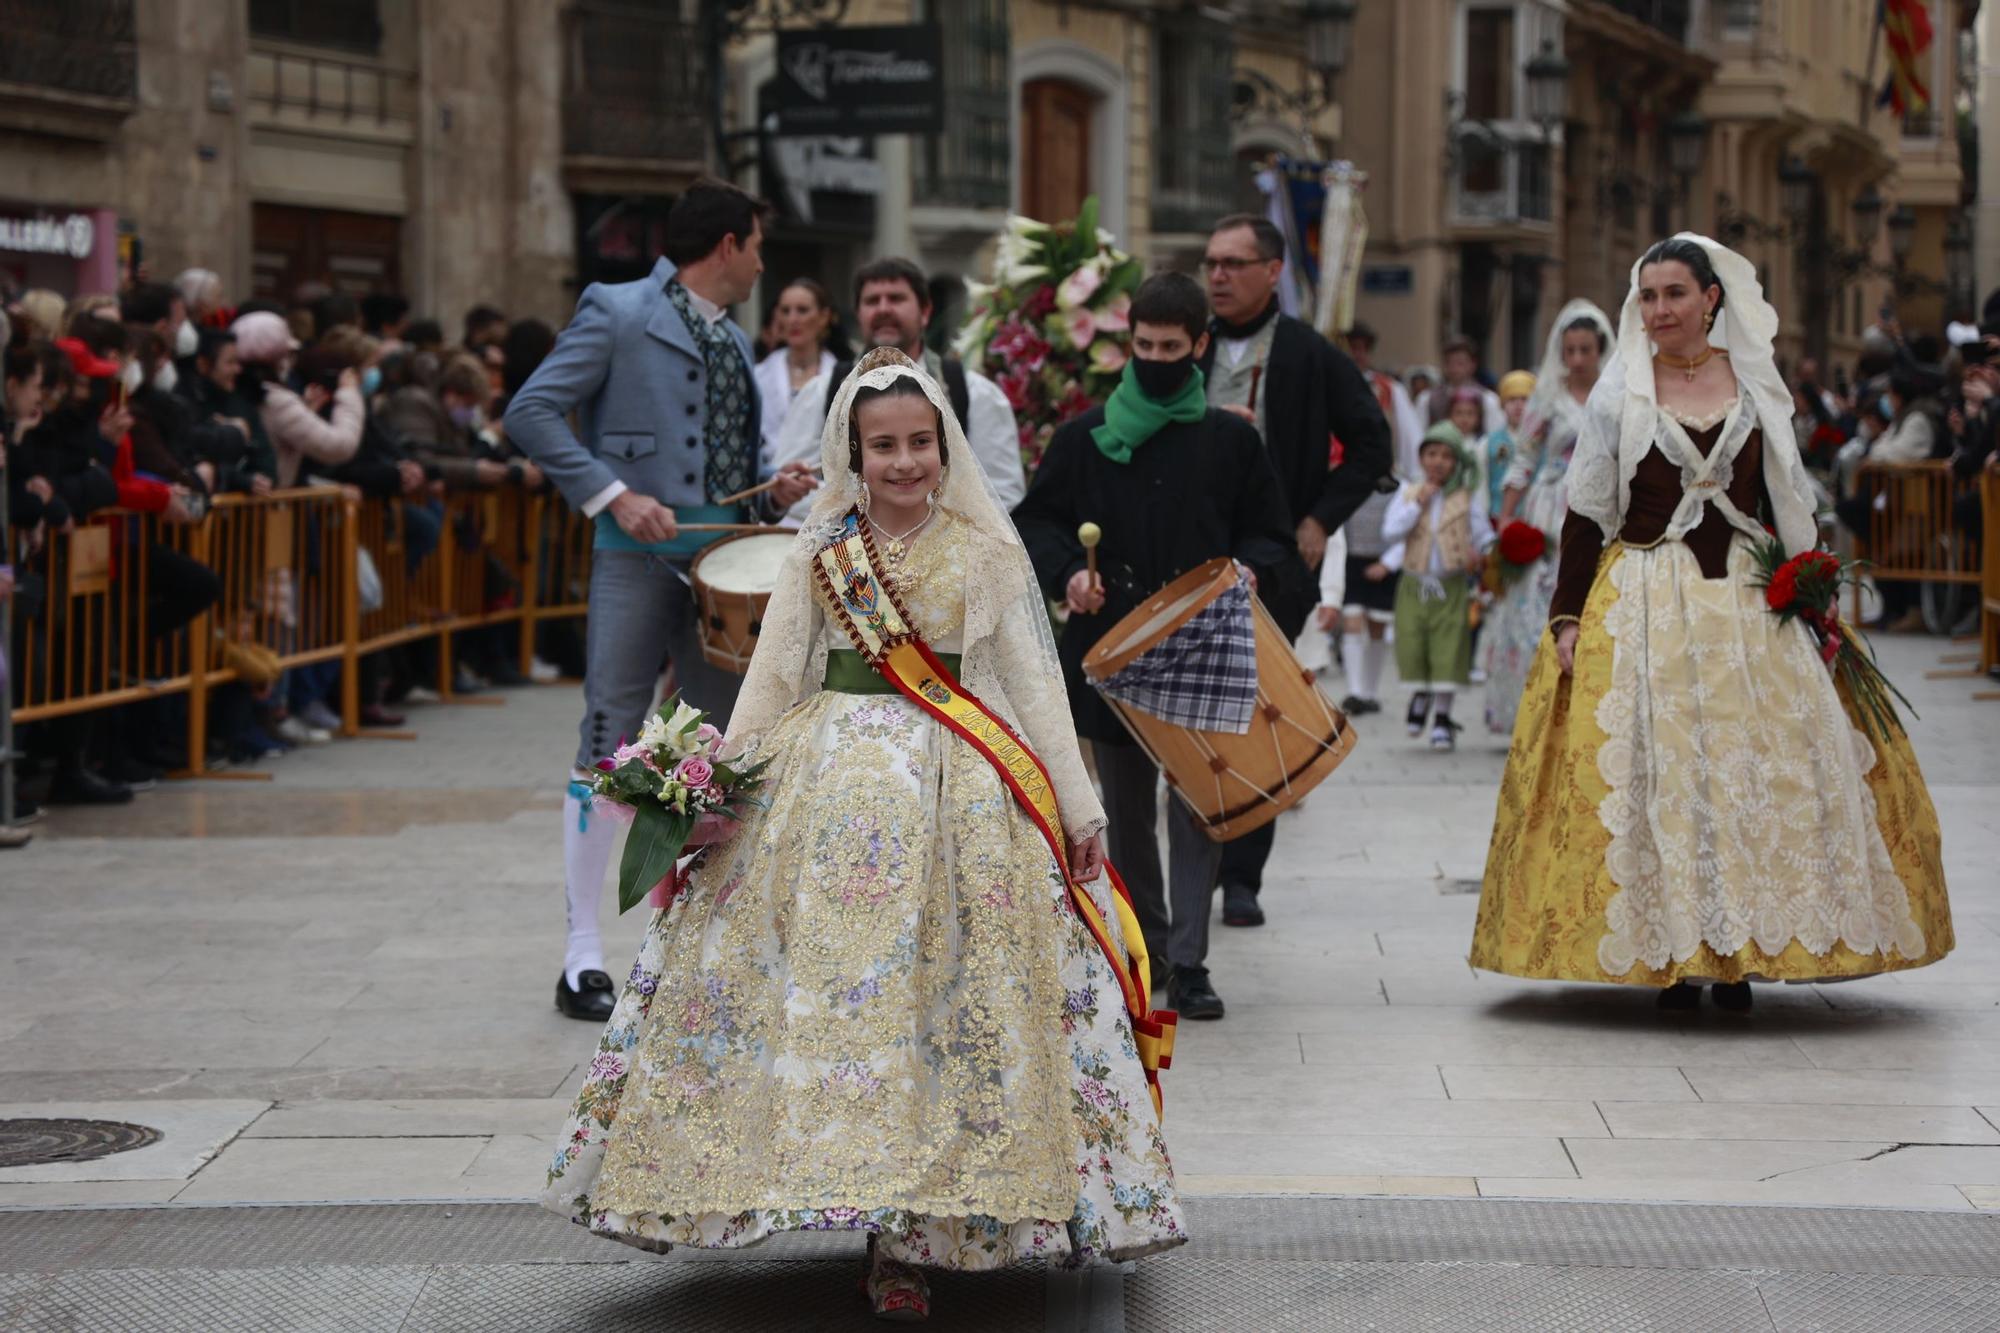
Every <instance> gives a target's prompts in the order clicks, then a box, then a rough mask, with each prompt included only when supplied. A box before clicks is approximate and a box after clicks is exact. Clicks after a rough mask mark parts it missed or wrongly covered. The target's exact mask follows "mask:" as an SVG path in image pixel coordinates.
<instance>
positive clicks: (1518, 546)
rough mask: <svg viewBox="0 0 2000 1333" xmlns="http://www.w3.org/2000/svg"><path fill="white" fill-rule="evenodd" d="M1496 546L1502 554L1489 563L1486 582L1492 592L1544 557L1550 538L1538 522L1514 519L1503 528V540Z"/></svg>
mask: <svg viewBox="0 0 2000 1333" xmlns="http://www.w3.org/2000/svg"><path fill="white" fill-rule="evenodd" d="M1493 549H1494V550H1495V551H1497V552H1498V553H1499V556H1500V558H1499V559H1498V560H1493V561H1489V562H1488V563H1487V566H1486V571H1485V578H1484V580H1483V583H1484V586H1485V587H1486V589H1487V591H1488V592H1496V593H1497V592H1501V591H1503V590H1505V589H1507V588H1509V587H1511V586H1512V585H1513V584H1514V582H1515V581H1516V580H1517V579H1519V578H1520V577H1521V575H1523V574H1525V573H1527V572H1528V567H1529V566H1530V565H1532V564H1534V563H1535V562H1536V561H1537V560H1540V559H1541V558H1542V555H1543V553H1545V552H1546V551H1547V550H1548V549H1549V539H1548V537H1547V536H1546V535H1545V534H1544V533H1543V532H1542V530H1541V529H1540V528H1538V527H1536V526H1535V525H1534V524H1532V523H1523V522H1522V521H1521V520H1520V519H1518V518H1517V519H1510V520H1509V521H1508V522H1507V523H1506V524H1505V525H1504V526H1503V527H1502V528H1501V529H1500V540H1499V541H1498V542H1496V543H1495V544H1494V548H1493Z"/></svg>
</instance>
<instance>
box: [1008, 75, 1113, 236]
mask: <svg viewBox="0 0 2000 1333" xmlns="http://www.w3.org/2000/svg"><path fill="white" fill-rule="evenodd" d="M1097 101H1098V99H1097V98H1096V96H1094V95H1093V94H1092V93H1091V92H1090V90H1089V89H1087V88H1081V87H1078V86H1077V85H1076V84H1074V83H1071V82H1069V81H1068V80H1067V79H1030V80H1029V81H1028V82H1026V83H1024V84H1022V85H1021V211H1022V212H1024V213H1026V214H1027V215H1028V216H1029V217H1031V218H1036V219H1038V220H1040V221H1043V222H1060V221H1062V220H1064V219H1065V218H1073V217H1075V216H1076V215H1077V211H1078V210H1079V209H1081V208H1082V207H1083V201H1084V200H1085V199H1087V198H1089V197H1090V195H1091V194H1092V192H1093V191H1092V187H1091V160H1092V159H1091V121H1092V119H1093V118H1094V117H1095V115H1096V112H1097Z"/></svg>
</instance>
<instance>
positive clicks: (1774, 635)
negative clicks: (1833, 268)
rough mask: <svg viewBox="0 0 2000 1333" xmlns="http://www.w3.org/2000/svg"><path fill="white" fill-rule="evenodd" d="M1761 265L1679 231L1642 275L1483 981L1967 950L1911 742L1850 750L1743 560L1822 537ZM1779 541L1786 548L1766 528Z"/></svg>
mask: <svg viewBox="0 0 2000 1333" xmlns="http://www.w3.org/2000/svg"><path fill="white" fill-rule="evenodd" d="M1776 333H1777V315H1776V312H1775V311H1773V310H1772V309H1771V307H1770V305H1769V304H1768V303H1766V301H1765V300H1764V294H1763V289H1762V287H1761V286H1760V285H1759V284H1758V281H1757V276H1756V271H1755V270H1754V269H1753V268H1752V267H1751V265H1750V263H1749V261H1747V260H1745V259H1744V258H1743V257H1742V256H1741V255H1738V254H1736V253H1735V252H1734V251H1732V250H1730V249H1728V248H1727V247H1725V246H1722V245H1719V244H1717V243H1716V242H1714V241H1712V240H1709V239H1708V238H1706V237H1701V236H1694V235H1690V234H1686V233H1683V234H1682V235H1679V236H1676V237H1674V238H1673V239H1671V240H1668V241H1662V242H1660V243H1659V244H1658V245H1655V246H1654V247H1652V249H1650V250H1648V251H1647V252H1646V254H1645V255H1644V256H1643V257H1641V259H1640V260H1639V262H1638V263H1637V264H1635V265H1634V266H1633V270H1632V288H1631V293H1630V295H1629V296H1628V297H1627V298H1626V301H1625V307H1624V311H1623V313H1622V316H1621V318H1620V320H1619V328H1618V349H1617V354H1616V356H1615V357H1614V358H1613V360H1612V362H1611V363H1610V365H1609V366H1608V367H1607V369H1606V370H1605V372H1604V374H1603V375H1602V376H1601V378H1600V379H1599V381H1598V386H1597V388H1596V390H1595V391H1594V392H1593V393H1592V395H1591V398H1590V403H1589V406H1588V408H1587V409H1586V412H1585V419H1584V422H1583V424H1582V429H1581V433H1580V436H1579V439H1578V442H1577V446H1576V454H1575V457H1574V459H1573V461H1572V462H1571V464H1570V473H1569V511H1570V512H1569V517H1568V519H1567V520H1566V521H1565V523H1564V526H1563V533H1562V550H1561V556H1560V565H1561V568H1560V573H1559V575H1558V581H1557V590H1556V595H1555V600H1554V604H1553V606H1552V608H1551V614H1550V627H1551V632H1550V633H1548V634H1545V635H1544V636H1543V639H1542V643H1541V647H1540V649H1539V650H1538V652H1537V654H1536V658H1535V662H1534V665H1533V667H1532V668H1531V670H1530V673H1529V677H1528V685H1527V689H1526V692H1525V694H1524V696H1523V698H1522V702H1521V710H1520V717H1519V720H1518V722H1517V724H1516V726H1515V730H1514V741H1513V745H1512V747H1511V749H1510V750H1509V753H1508V756H1507V769H1506V774H1505V777H1504V778H1503V780H1502V783H1501V790H1500V803H1499V811H1498V814H1497V816H1496V818H1495V820H1494V826H1493V839H1492V844H1491V847H1490V849H1489V851H1488V853H1487V859H1486V879H1485V886H1484V890H1483V892H1482V894H1481V896H1480V902H1479V919H1478V923H1477V925H1476V926H1475V928H1474V932H1473V943H1472V954H1471V962H1472V964H1473V966H1475V967H1480V968H1487V969H1490V970H1492V971H1496V972H1505V973H1508V974H1511V975H1513V976H1520V977H1534V978H1544V979H1549V980H1565V981H1607V982H1623V983H1625V984H1628V985H1640V986H1655V987H1659V988H1660V990H1661V993H1660V1004H1661V1007H1662V1008H1667V1009H1689V1008H1693V1007H1695V1006H1696V1005H1698V1004H1699V1003H1700V994H1701V992H1700V984H1701V983H1702V982H1713V983H1714V996H1713V998H1714V1000H1715V1002H1716V1003H1717V1004H1718V1005H1720V1006H1722V1007H1724V1008H1727V1009H1733V1010H1743V1009H1747V1008H1749V1006H1750V985H1749V983H1750V982H1751V981H1753V980H1760V981H1811V980H1830V979H1836V978H1844V977H1857V976H1867V975H1870V974H1873V973H1877V972H1887V971H1892V970H1896V969H1900V968H1911V967H1922V966H1924V965H1925V964H1927V963H1933V962H1936V961H1937V960H1938V959H1940V958H1942V957H1944V955H1945V954H1946V953H1948V952H1949V951H1950V950H1951V947H1952V944H1953V938H1952V926H1951V909H1950V906H1949V904H1948V902H1947V899H1946V895H1945V885H1944V871H1943V866H1942V863H1941V861H1940V857H1939V836H1938V824H1937V815H1936V812H1935V811H1934V810H1933V809H1932V807H1931V800H1930V794H1929V793H1928V791H1926V790H1925V787H1924V781H1923V775H1922V774H1921V773H1920V772H1919V771H1918V768H1917V760H1916V755H1915V754H1914V752H1913V751H1912V750H1911V748H1910V743H1909V738H1908V737H1907V736H1906V735H1904V734H1903V733H1902V732H1901V730H1900V729H1896V730H1892V732H1891V734H1890V735H1889V736H1888V737H1887V738H1886V739H1885V740H1882V741H1881V742H1879V743H1875V742H1871V741H1870V740H1869V738H1868V737H1867V736H1866V735H1865V734H1864V733H1863V732H1862V731H1861V730H1860V729H1859V727H1858V725H1857V721H1858V715H1857V714H1856V712H1855V710H1854V707H1853V703H1852V701H1851V700H1849V699H1848V698H1847V697H1846V696H1845V694H1844V692H1843V691H1841V690H1840V689H1839V688H1837V687H1836V685H1835V683H1834V681H1833V679H1832V677H1831V676H1830V675H1829V673H1828V671H1827V669H1826V667H1825V666H1824V665H1823V664H1822V663H1821V660H1820V656H1819V652H1818V650H1817V648H1816V646H1815V644H1814V643H1813V641H1812V638H1811V635H1810V632H1809V631H1808V630H1807V629H1806V627H1805V626H1804V624H1803V623H1800V622H1797V621H1791V622H1786V621H1782V620H1781V619H1780V618H1779V617H1778V616H1777V615H1776V614H1774V613H1773V612H1772V611H1770V610H1769V609H1768V608H1767V607H1766V605H1765V602H1764V596H1763V590H1762V588H1761V587H1759V586H1758V584H1757V582H1756V581H1755V578H1754V575H1755V571H1756V565H1755V561H1754V558H1753V547H1754V545H1755V544H1756V543H1757V542H1760V541H1763V540H1765V539H1766V537H1767V534H1768V533H1771V532H1775V533H1776V535H1777V537H1778V538H1779V539H1780V540H1781V541H1782V542H1783V543H1784V546H1785V549H1786V551H1787V553H1788V554H1794V555H1795V554H1798V553H1799V552H1801V551H1807V550H1811V549H1813V548H1814V547H1815V546H1816V545H1817V543H1818V538H1819V529H1818V523H1817V519H1816V516H1815V513H1814V508H1815V500H1814V495H1813V492H1812V489H1811V486H1810V482H1809V481H1808V479H1807V476H1806V473H1805V469H1804V466H1803V465H1802V464H1801V462H1800V460H1799V457H1798V451H1797V448H1796V446H1795V445H1794V443H1793V438H1792V433H1791V427H1790V419H1791V398H1790V394H1789V393H1788V391H1787V390H1786V388H1785V385H1784V382H1783V380H1782V379H1781V378H1780V377H1779V375H1778V373H1777V369H1776V367H1775V365H1774V363H1773V351H1772V348H1773V340H1774V338H1775V335H1776ZM1767 522H1768V526H1767Z"/></svg>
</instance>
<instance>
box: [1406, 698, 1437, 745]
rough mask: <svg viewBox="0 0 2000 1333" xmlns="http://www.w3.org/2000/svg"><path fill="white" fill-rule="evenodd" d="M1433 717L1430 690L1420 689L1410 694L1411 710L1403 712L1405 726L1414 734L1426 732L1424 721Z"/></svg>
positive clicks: (1418, 734) (1419, 734)
mask: <svg viewBox="0 0 2000 1333" xmlns="http://www.w3.org/2000/svg"><path fill="white" fill-rule="evenodd" d="M1430 718H1431V696H1430V692H1429V691H1428V690H1418V691H1417V692H1416V693H1415V694H1413V695H1411V696H1410V711H1409V712H1407V713H1405V714H1403V726H1404V728H1405V729H1406V730H1407V731H1408V732H1409V733H1410V734H1411V735H1412V736H1421V735H1423V734H1424V723H1426V722H1428V721H1430Z"/></svg>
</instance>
